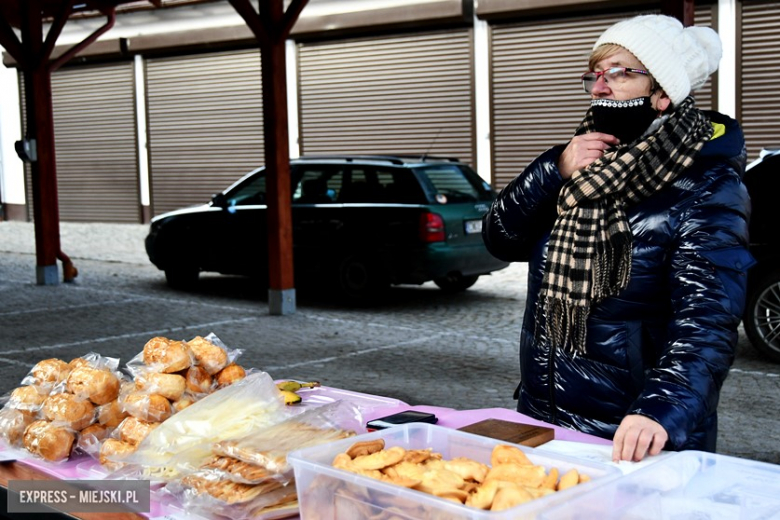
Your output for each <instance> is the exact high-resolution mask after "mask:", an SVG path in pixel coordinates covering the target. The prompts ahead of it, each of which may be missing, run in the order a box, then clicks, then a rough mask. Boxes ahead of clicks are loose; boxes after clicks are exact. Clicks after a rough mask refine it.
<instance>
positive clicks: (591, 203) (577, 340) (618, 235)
mask: <svg viewBox="0 0 780 520" xmlns="http://www.w3.org/2000/svg"><path fill="white" fill-rule="evenodd" d="M656 121H658V122H660V123H661V124H660V126H659V128H657V129H656V130H655V131H653V132H651V133H650V134H649V135H647V134H646V135H644V136H643V137H640V138H639V139H637V140H635V141H634V142H632V143H629V144H627V145H625V146H623V145H621V146H618V147H616V148H613V149H610V150H608V151H607V152H606V153H605V154H604V155H603V156H602V157H601V158H599V159H597V160H596V161H594V162H593V163H591V164H590V165H588V166H586V167H585V168H583V169H581V170H578V171H576V172H574V174H573V175H572V177H571V179H569V180H568V181H567V182H566V183H565V184H564V186H563V188H562V189H561V192H560V194H559V196H558V217H557V219H556V221H555V225H554V226H553V229H552V233H551V235H550V240H549V244H548V249H547V261H546V264H545V271H544V279H543V281H542V288H541V294H540V298H539V303H538V305H539V307H538V308H537V314H536V321H537V327H536V330H537V333H536V335H537V338H538V337H539V335H540V333H541V330H542V328H541V327H540V326H539V325H541V324H542V323H544V324H545V326H546V329H547V334H548V338H549V340H550V341H551V342H552V344H553V345H554V346H562V347H565V348H568V349H569V350H570V351H571V352H572V353H573V354H574V355H577V354H584V353H585V340H586V330H587V325H586V323H587V318H588V314H589V313H590V308H591V306H592V305H593V304H595V303H598V302H599V301H601V300H603V299H604V298H607V297H608V296H613V295H615V294H617V293H619V292H620V291H621V290H622V289H624V288H625V287H626V286H627V285H628V281H629V278H630V274H631V250H632V234H631V229H630V227H629V225H628V219H627V218H626V213H625V209H626V207H627V206H629V205H632V204H636V203H638V202H640V201H642V200H644V199H646V198H647V197H649V196H650V195H652V194H654V193H655V192H657V191H659V190H660V189H662V188H663V187H665V186H667V185H668V184H669V183H671V182H672V181H673V180H674V179H675V178H676V177H677V176H678V175H679V174H680V173H681V172H683V171H684V170H685V169H686V168H688V167H689V166H691V164H693V159H694V157H695V156H696V154H697V153H698V152H699V151H700V150H701V148H702V146H704V143H705V142H706V141H708V140H709V139H710V138H711V137H712V125H711V123H710V121H709V119H708V118H707V117H706V116H705V115H704V114H703V113H702V112H701V111H700V110H698V109H696V108H695V107H694V101H693V98H691V97H688V98H687V99H685V100H684V101H683V102H682V103H680V105H679V106H678V107H677V109H676V110H675V111H674V112H673V113H672V114H671V115H670V116H669V117H668V118H665V120H663V121H662V120H656ZM661 121H662V122H661ZM593 128H594V127H593V116H592V114H591V110H590V109H589V110H588V113H587V114H586V115H585V119H584V120H583V122H582V124H581V125H580V127H579V128H578V129H577V132H576V134H575V135H580V134H583V133H586V132H591V131H593Z"/></svg>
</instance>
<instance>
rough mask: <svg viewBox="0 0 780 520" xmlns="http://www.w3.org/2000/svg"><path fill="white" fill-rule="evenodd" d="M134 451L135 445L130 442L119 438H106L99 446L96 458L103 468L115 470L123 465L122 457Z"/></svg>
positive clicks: (124, 457)
mask: <svg viewBox="0 0 780 520" xmlns="http://www.w3.org/2000/svg"><path fill="white" fill-rule="evenodd" d="M134 451H135V446H133V445H132V444H129V443H127V442H123V441H120V440H119V439H106V442H104V443H103V445H102V446H101V447H100V456H99V457H98V460H99V461H100V464H102V465H103V466H104V467H105V468H107V469H109V470H110V471H115V470H117V469H119V468H121V467H122V466H124V463H123V462H122V459H126V458H127V457H128V456H129V455H131V454H132V453H133V452H134Z"/></svg>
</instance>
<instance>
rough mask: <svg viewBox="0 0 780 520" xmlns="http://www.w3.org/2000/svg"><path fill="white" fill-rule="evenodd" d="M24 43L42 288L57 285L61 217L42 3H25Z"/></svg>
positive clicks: (38, 272) (37, 256)
mask: <svg viewBox="0 0 780 520" xmlns="http://www.w3.org/2000/svg"><path fill="white" fill-rule="evenodd" d="M23 4H24V7H23V12H22V13H21V15H22V27H21V32H22V42H23V43H24V52H25V54H26V56H25V60H24V63H25V64H26V67H25V69H24V83H25V103H26V107H27V131H26V137H27V138H28V139H34V140H35V144H36V146H35V151H36V153H37V160H36V161H33V162H31V163H30V169H31V171H32V193H33V220H34V225H35V259H36V265H35V274H36V281H37V283H38V285H56V284H58V283H59V276H58V274H57V254H58V252H59V251H60V216H59V203H58V197H57V167H56V160H55V154H54V110H53V108H52V101H51V72H50V70H49V66H48V62H47V61H48V60H47V59H42V51H43V48H44V45H43V21H42V19H41V6H40V1H39V0H29V1H28V2H24V3H23Z"/></svg>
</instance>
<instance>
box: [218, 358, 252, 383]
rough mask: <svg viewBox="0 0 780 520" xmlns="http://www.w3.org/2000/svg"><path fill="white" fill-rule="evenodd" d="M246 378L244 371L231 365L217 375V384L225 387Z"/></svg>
mask: <svg viewBox="0 0 780 520" xmlns="http://www.w3.org/2000/svg"><path fill="white" fill-rule="evenodd" d="M245 377H246V371H245V370H244V369H243V368H242V367H241V366H240V365H236V364H235V363H231V364H229V365H228V366H226V367H225V368H223V369H222V370H220V371H219V372H218V373H217V377H216V378H217V384H218V385H219V386H227V385H230V384H233V383H235V382H236V381H240V380H241V379H244V378H245Z"/></svg>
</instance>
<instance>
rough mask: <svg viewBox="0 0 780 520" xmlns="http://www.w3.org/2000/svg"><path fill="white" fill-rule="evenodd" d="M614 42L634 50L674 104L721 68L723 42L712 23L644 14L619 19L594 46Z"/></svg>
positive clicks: (633, 52)
mask: <svg viewBox="0 0 780 520" xmlns="http://www.w3.org/2000/svg"><path fill="white" fill-rule="evenodd" d="M608 43H614V44H617V45H620V46H621V47H624V48H626V49H628V50H629V51H631V53H632V54H633V55H634V56H636V57H637V59H638V60H639V61H641V62H642V64H643V65H644V66H645V68H646V69H647V70H648V71H649V72H650V74H652V75H653V77H654V78H655V79H656V81H657V82H658V84H659V85H661V88H663V89H664V91H666V94H667V95H668V96H669V99H671V100H672V103H673V104H674V105H678V104H679V103H680V102H682V101H683V100H684V99H685V98H686V97H688V95H689V94H690V93H691V91H692V90H695V89H697V88H699V87H701V86H702V85H704V83H705V82H706V81H707V78H708V77H710V74H712V73H713V72H715V71H716V70H718V64H719V63H720V58H721V56H722V55H723V46H722V44H721V41H720V37H719V36H718V33H716V32H715V31H713V30H712V29H710V28H709V27H683V25H682V23H680V21H679V20H678V19H677V18H673V17H671V16H665V15H657V14H651V15H642V16H636V17H634V18H630V19H628V20H623V21H621V22H618V23H616V24H615V25H613V26H612V27H610V28H609V29H607V30H606V31H604V34H602V35H601V36H600V37H599V39H598V40H597V41H596V44H595V45H594V46H593V48H594V49H596V48H597V47H599V46H601V45H604V44H608Z"/></svg>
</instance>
